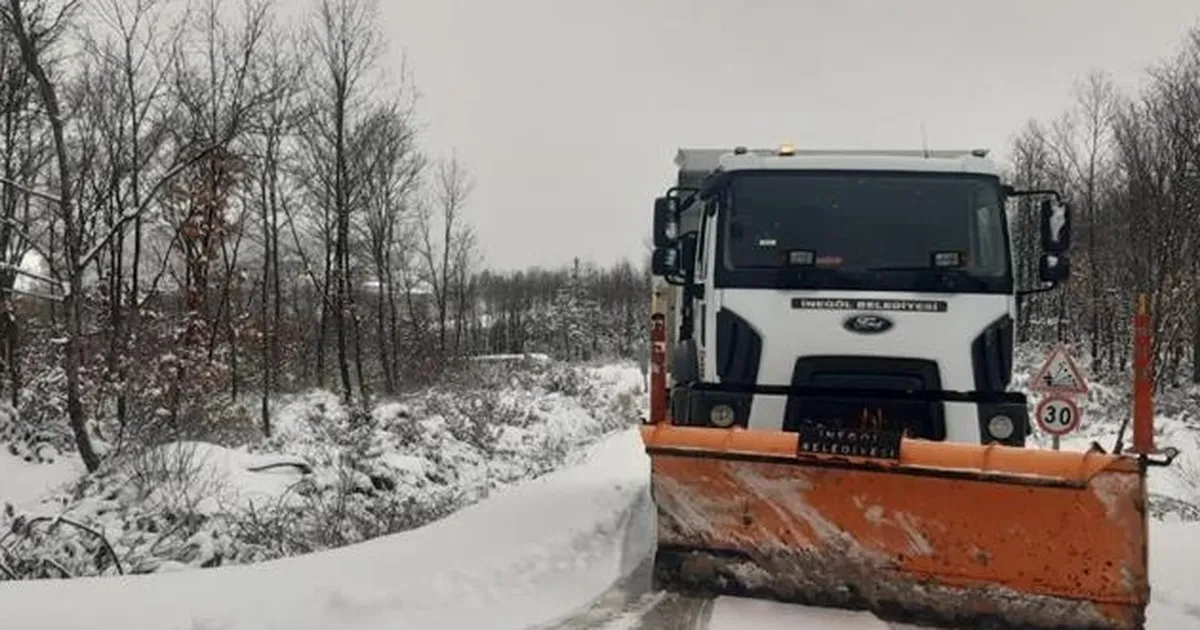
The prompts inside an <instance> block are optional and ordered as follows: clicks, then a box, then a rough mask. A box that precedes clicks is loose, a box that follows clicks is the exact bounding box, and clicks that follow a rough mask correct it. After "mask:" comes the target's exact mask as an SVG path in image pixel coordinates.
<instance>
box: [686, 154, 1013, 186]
mask: <svg viewBox="0 0 1200 630" xmlns="http://www.w3.org/2000/svg"><path fill="white" fill-rule="evenodd" d="M986 153H987V152H986V151H983V150H980V149H966V150H937V151H925V150H922V149H915V150H863V149H797V150H796V151H795V152H794V153H792V154H791V155H780V154H779V150H778V149H747V150H746V152H745V153H743V154H740V155H738V154H735V153H734V150H733V149H679V152H678V153H677V154H676V156H675V164H676V165H677V166H678V167H679V171H680V178H681V180H682V179H688V180H695V179H697V178H702V177H703V176H705V175H707V174H709V173H711V172H713V171H714V170H717V168H718V167H719V168H721V169H722V170H726V171H734V170H748V169H754V170H761V169H781V170H783V169H797V170H806V169H807V170H823V169H835V170H886V171H927V172H928V171H932V172H956V173H979V174H983V175H998V174H999V171H998V170H997V168H996V165H995V164H994V163H993V162H992V161H991V160H989V159H987V157H986Z"/></svg>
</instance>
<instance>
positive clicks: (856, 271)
mask: <svg viewBox="0 0 1200 630" xmlns="http://www.w3.org/2000/svg"><path fill="white" fill-rule="evenodd" d="M727 199H728V211H727V212H724V213H722V214H723V215H724V218H725V220H724V221H723V225H722V228H721V230H722V234H721V240H722V242H723V244H722V245H721V248H722V250H723V256H722V259H723V261H722V262H723V264H722V265H720V266H722V267H724V269H719V270H718V276H723V277H724V281H723V282H720V284H722V285H725V286H762V287H765V286H774V287H778V288H814V289H815V288H831V289H836V288H844V289H882V290H914V291H918V290H951V291H965V292H987V293H992V292H997V293H1003V292H1008V291H1009V290H1011V286H1012V280H1011V272H1010V269H1009V262H1008V246H1007V238H1006V232H1005V230H1006V225H1005V223H1006V222H1005V215H1004V204H1003V197H1002V193H1001V190H1000V183H999V180H998V179H997V178H995V177H987V176H981V175H964V174H958V173H947V174H936V173H935V174H928V173H921V174H894V173H870V172H832V173H831V172H814V173H797V172H787V173H770V172H768V173H763V172H758V173H748V174H745V175H735V176H734V177H733V179H732V181H731V182H730V188H729V196H728V197H727ZM935 253H940V254H943V256H941V257H940V259H941V260H943V261H944V260H946V258H945V254H949V255H950V258H949V260H950V261H957V262H952V263H951V264H950V265H949V266H948V267H934V266H933V263H932V260H933V256H934V254H935ZM780 271H786V272H787V273H784V274H781V273H780Z"/></svg>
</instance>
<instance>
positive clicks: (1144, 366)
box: [1133, 293, 1154, 455]
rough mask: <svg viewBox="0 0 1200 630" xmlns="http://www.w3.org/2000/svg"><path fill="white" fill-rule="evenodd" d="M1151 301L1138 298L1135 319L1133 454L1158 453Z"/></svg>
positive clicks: (1143, 296) (1145, 297)
mask: <svg viewBox="0 0 1200 630" xmlns="http://www.w3.org/2000/svg"><path fill="white" fill-rule="evenodd" d="M1152 348H1153V337H1152V335H1151V332H1150V299H1149V298H1148V297H1147V296H1146V294H1145V293H1142V294H1139V295H1138V303H1137V313H1135V314H1134V316H1133V452H1135V453H1137V454H1139V455H1150V454H1152V453H1154V401H1153V391H1154V365H1153V362H1154V356H1153V350H1152Z"/></svg>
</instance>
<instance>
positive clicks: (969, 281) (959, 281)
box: [866, 265, 987, 291]
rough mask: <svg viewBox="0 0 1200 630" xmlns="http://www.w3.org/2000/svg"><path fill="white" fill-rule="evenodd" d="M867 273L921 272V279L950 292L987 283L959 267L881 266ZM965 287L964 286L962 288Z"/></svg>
mask: <svg viewBox="0 0 1200 630" xmlns="http://www.w3.org/2000/svg"><path fill="white" fill-rule="evenodd" d="M866 271H868V272H886V271H916V272H921V273H922V275H921V276H920V278H922V279H932V280H933V281H934V282H936V283H937V285H939V286H940V287H942V288H945V289H949V290H951V291H953V290H956V289H962V288H966V287H974V288H982V287H983V286H984V285H986V284H987V283H986V282H984V281H983V280H982V279H980V278H978V277H976V276H974V275H972V274H971V273H970V272H968V271H967V270H966V269H962V268H961V267H930V266H915V265H914V266H903V265H895V266H882V267H867V268H866ZM964 285H965V286H964Z"/></svg>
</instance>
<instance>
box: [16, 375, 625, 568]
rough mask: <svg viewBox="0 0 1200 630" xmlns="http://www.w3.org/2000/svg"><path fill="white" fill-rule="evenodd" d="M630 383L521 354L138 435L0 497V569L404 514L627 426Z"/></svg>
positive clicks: (300, 547) (418, 521)
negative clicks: (449, 373)
mask: <svg viewBox="0 0 1200 630" xmlns="http://www.w3.org/2000/svg"><path fill="white" fill-rule="evenodd" d="M642 386H643V385H642V380H641V376H640V373H639V371H638V369H637V368H636V367H635V366H632V365H622V366H600V367H579V366H569V365H563V364H556V363H545V362H530V363H527V364H525V365H522V366H521V367H520V369H512V367H511V366H504V365H487V364H484V365H480V366H477V367H475V368H474V369H472V370H471V371H470V372H468V373H466V374H464V375H462V376H461V377H460V378H458V379H457V380H456V381H455V382H452V383H448V384H446V385H442V386H438V387H436V388H432V389H428V390H424V391H421V392H418V393H415V394H412V395H408V396H405V397H403V398H402V399H400V400H397V401H391V402H385V403H382V404H379V405H377V406H375V407H374V408H372V409H363V408H346V407H344V406H342V405H341V404H340V402H339V400H338V398H337V396H335V395H334V394H331V393H329V392H311V393H308V394H304V395H300V396H296V397H293V398H291V399H290V400H285V401H283V402H282V403H281V404H280V405H279V407H278V408H277V409H276V410H275V411H274V413H273V416H274V418H273V426H274V427H275V431H274V435H273V436H272V437H271V438H270V439H263V440H259V441H255V442H252V443H249V444H244V445H242V446H239V447H238V448H235V449H231V448H226V447H222V446H218V445H216V444H211V443H206V442H173V443H170V444H165V445H161V446H157V447H154V448H149V449H143V450H140V451H139V452H137V453H132V454H126V455H122V456H119V457H114V458H112V459H111V460H110V461H108V462H106V465H105V466H104V467H103V468H102V469H101V470H100V471H99V472H97V473H96V474H94V475H90V476H86V477H84V478H82V479H81V480H79V481H78V482H77V483H76V484H74V487H73V488H71V489H70V490H69V491H68V492H65V493H63V494H61V495H58V496H55V497H53V498H52V499H50V500H48V501H47V502H45V503H43V504H42V505H41V506H40V511H39V512H37V513H33V512H30V513H22V512H21V511H19V510H16V509H14V508H13V507H12V506H7V509H6V514H5V515H4V516H0V523H3V524H4V525H5V527H4V531H2V532H0V576H5V577H10V578H11V577H56V576H81V575H99V574H115V573H118V572H123V573H146V572H155V571H164V570H173V569H181V568H190V567H210V566H219V565H225V564H242V563H249V562H257V561H262V560H267V559H272V558H279V557H284V556H291V555H295V554H299V553H306V552H311V551H315V550H320V549H327V548H332V547H337V546H341V545H346V544H350V543H354V542H359V541H362V540H366V539H369V538H373V537H376V536H380V535H385V534H389V533H394V532H399V531H403V530H406V529H411V528H414V527H419V526H421V525H424V524H426V523H428V522H430V521H432V520H435V519H437V518H440V517H442V516H445V515H446V514H448V513H450V512H452V511H454V510H456V509H459V508H461V507H463V506H465V505H468V504H470V503H473V502H475V501H478V500H480V499H481V498H484V497H485V496H487V495H488V494H489V493H490V492H492V491H494V490H495V489H497V488H499V487H502V486H505V485H507V484H511V483H514V482H517V481H521V480H524V479H528V478H530V477H534V476H538V475H541V474H544V473H546V472H549V471H551V470H553V469H555V468H558V467H560V466H562V465H563V464H564V463H568V462H569V461H570V458H571V457H572V456H573V454H574V453H577V452H579V451H580V449H581V447H583V446H585V445H587V444H590V443H592V442H593V441H595V440H596V439H598V438H599V437H601V436H603V435H605V434H607V433H610V432H612V431H614V430H617V429H620V428H624V427H627V426H630V425H631V424H632V423H634V422H636V421H637V419H638V417H639V415H640V414H641V413H642V412H643V410H642V408H641V407H642V401H643V396H642ZM42 514H44V515H46V517H42V516H41V515H42ZM56 517H59V518H56ZM0 579H3V578H0Z"/></svg>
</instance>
